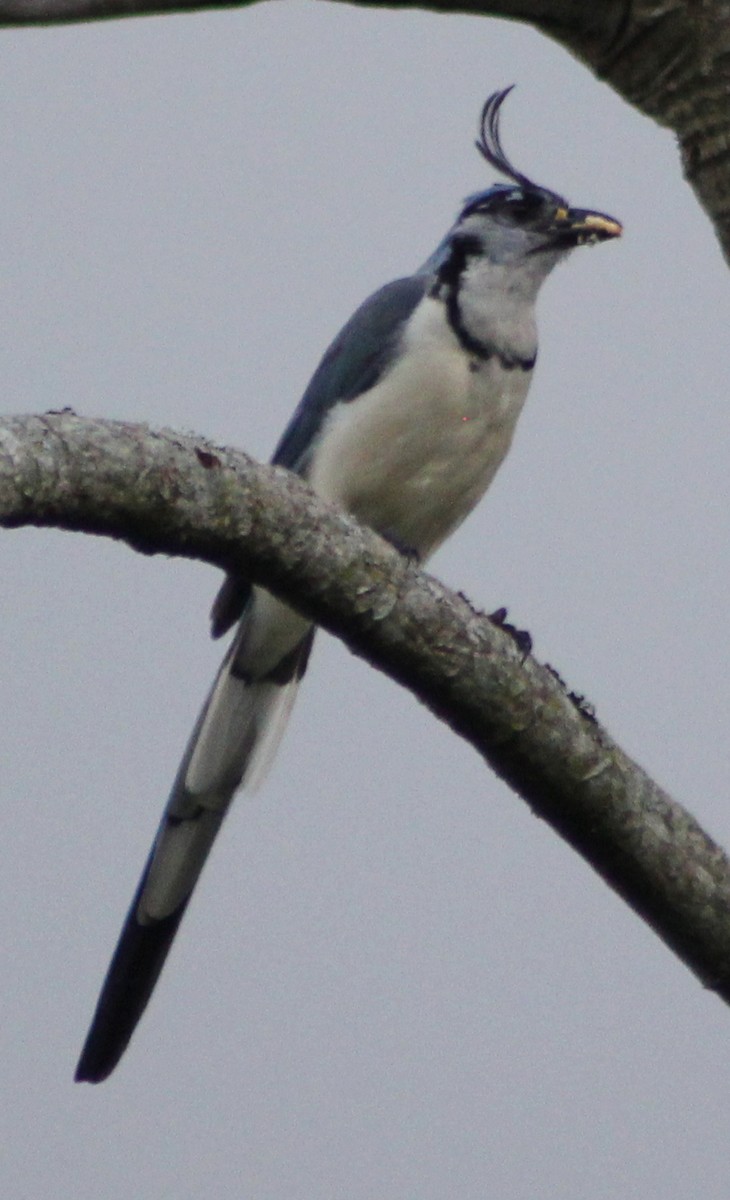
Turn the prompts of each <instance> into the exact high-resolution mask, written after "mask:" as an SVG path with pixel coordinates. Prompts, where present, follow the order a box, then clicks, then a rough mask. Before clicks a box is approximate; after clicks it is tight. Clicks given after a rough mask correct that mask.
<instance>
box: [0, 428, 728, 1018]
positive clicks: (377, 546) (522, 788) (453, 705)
mask: <svg viewBox="0 0 730 1200" xmlns="http://www.w3.org/2000/svg"><path fill="white" fill-rule="evenodd" d="M0 524H1V525H3V526H5V527H6V528H13V527H17V526H23V525H25V526H27V525H37V526H50V527H54V528H59V529H69V530H81V531H83V532H86V533H95V534H103V535H105V536H108V537H113V538H117V539H121V540H123V541H125V542H127V543H128V544H129V545H130V546H132V547H134V548H135V549H137V550H140V551H142V552H143V553H147V554H153V553H164V554H175V555H182V556H185V557H189V558H197V559H201V560H203V561H205V562H209V563H211V564H215V565H217V566H220V567H224V568H226V569H229V570H237V571H240V572H242V573H245V574H246V575H247V576H249V577H250V578H252V579H253V580H255V581H256V582H259V583H262V584H265V585H266V586H267V587H270V588H271V590H272V591H274V592H276V593H277V594H278V595H280V596H282V597H283V598H284V599H287V600H289V601H291V602H293V603H295V604H296V606H297V607H299V608H300V609H301V610H303V611H304V612H306V613H307V614H308V615H309V616H311V617H313V618H314V619H316V620H317V622H318V623H319V624H321V625H323V626H325V627H326V628H327V629H329V630H331V631H332V632H333V633H335V634H337V635H338V636H339V637H341V638H342V639H343V641H345V642H346V643H347V645H348V646H349V647H350V648H351V649H352V650H354V651H355V652H356V653H357V654H360V655H361V656H363V657H365V658H367V659H368V661H370V662H371V663H372V664H373V665H375V666H377V667H378V668H379V669H380V670H382V671H384V672H385V673H386V674H388V675H390V676H391V678H393V679H395V680H397V681H398V682H400V683H402V684H403V685H404V686H406V687H408V688H409V689H410V690H411V691H412V692H413V693H414V694H415V695H416V696H417V697H418V698H419V699H420V700H422V701H423V703H424V704H426V705H427V706H428V707H429V708H430V709H431V711H432V712H434V713H435V714H436V715H437V716H438V717H439V718H440V719H441V720H443V721H445V722H446V723H447V724H448V725H450V726H451V728H452V729H453V730H454V731H455V732H457V733H459V734H460V735H461V736H462V737H464V738H466V739H467V740H468V741H469V742H470V743H471V744H472V745H473V746H474V747H475V748H476V749H477V750H478V751H479V752H480V753H481V754H482V755H483V757H484V758H485V759H486V760H487V762H488V763H489V764H490V765H491V766H492V768H493V769H494V771H495V772H496V773H497V774H498V775H500V776H501V777H502V778H503V779H504V780H506V781H507V783H509V784H510V785H511V786H512V787H513V788H514V790H515V791H516V792H518V794H519V795H520V796H522V798H523V799H524V800H525V801H526V802H527V803H528V804H529V805H530V807H531V808H532V809H533V811H534V812H535V813H536V815H538V816H540V817H542V818H544V819H545V820H546V821H548V822H549V823H550V824H551V825H552V827H553V828H554V829H555V830H556V832H558V833H559V834H560V835H561V836H562V837H563V838H565V839H566V841H568V842H569V843H570V845H572V846H573V847H574V848H575V849H576V850H578V851H579V852H580V853H581V854H582V855H583V856H584V858H585V859H586V860H587V861H588V862H589V863H590V864H591V866H593V868H594V869H595V870H596V871H597V872H598V873H599V874H600V875H601V876H602V877H603V878H604V879H605V880H606V882H607V883H608V884H609V885H610V886H611V887H612V888H614V889H615V891H617V892H618V893H619V894H620V895H621V896H622V897H623V898H624V899H625V900H626V901H627V902H628V903H629V904H630V905H631V906H632V907H633V908H634V909H635V911H636V912H637V913H639V914H640V915H641V916H642V917H643V918H644V919H645V920H646V921H647V922H648V923H649V924H650V925H651V926H652V927H653V928H654V930H655V931H656V932H657V933H658V934H659V936H660V937H661V938H663V940H664V941H665V942H666V943H667V945H669V946H670V947H671V948H672V949H673V950H674V951H675V953H676V954H677V955H678V956H679V957H680V958H681V959H682V960H683V961H684V962H685V963H686V964H687V966H689V967H690V969H691V970H692V971H694V972H695V974H696V975H698V976H699V978H700V979H701V980H702V982H703V983H704V984H705V985H706V986H708V987H710V988H712V989H713V990H715V991H716V992H717V993H718V994H719V995H720V996H722V997H723V999H724V1000H726V1001H730V919H729V918H730V862H729V861H728V859H727V858H726V856H725V855H724V854H723V852H722V851H721V850H720V849H719V847H718V846H716V845H715V844H714V843H713V842H712V840H711V839H710V838H709V837H708V836H707V834H706V833H704V831H703V830H702V829H701V828H700V826H699V825H698V824H697V823H696V821H695V820H694V819H693V818H692V817H691V816H690V814H689V813H687V812H686V811H685V810H684V809H683V808H682V807H681V806H680V805H679V804H677V803H675V802H674V801H673V800H672V799H671V798H670V797H669V796H668V795H666V793H664V792H663V791H662V790H661V789H660V788H659V787H658V786H657V785H656V784H655V783H654V782H653V781H652V780H651V779H649V777H648V776H647V775H646V774H645V773H644V772H643V771H642V770H641V768H640V767H638V766H637V765H636V764H635V763H634V762H632V761H631V759H629V758H628V756H627V755H625V754H624V753H623V751H622V750H621V749H620V748H619V747H618V746H617V745H616V744H615V743H614V742H613V741H612V740H611V738H610V737H609V735H608V734H607V732H606V731H605V730H604V729H603V728H602V727H601V726H600V725H598V723H597V722H596V721H595V719H594V718H593V716H592V715H591V713H590V712H589V711H588V710H587V709H586V708H585V706H584V705H583V704H582V702H581V700H580V698H579V697H576V696H574V695H572V694H569V693H568V692H567V691H566V688H565V686H564V685H563V684H562V682H561V681H560V680H559V678H558V677H557V676H556V674H555V673H554V672H553V671H552V670H551V668H549V667H546V666H543V665H541V664H540V663H538V662H537V661H536V660H535V659H534V658H532V657H531V656H529V655H525V653H524V650H523V649H521V648H520V646H519V644H518V643H517V642H516V641H515V639H514V638H513V637H511V636H510V635H509V633H508V632H506V631H505V630H504V629H502V628H500V627H499V625H498V624H497V625H495V623H494V622H493V621H492V620H490V619H489V618H486V617H485V616H484V615H483V614H480V613H478V612H476V611H475V610H474V609H473V608H472V607H471V606H470V605H469V603H468V601H466V599H465V598H464V597H462V596H457V595H454V594H453V593H451V592H449V591H448V590H447V589H446V588H444V587H443V586H442V585H441V584H440V583H438V582H437V581H436V580H435V579H433V578H432V577H430V576H428V575H425V574H423V573H422V572H420V571H418V570H417V569H416V568H415V567H414V566H413V565H412V564H411V563H409V562H407V561H405V560H404V559H403V558H402V557H401V556H400V555H399V554H398V553H397V552H396V551H395V550H393V548H392V547H391V546H389V545H388V544H387V543H386V542H384V541H383V540H382V539H381V538H379V537H378V536H377V535H376V534H374V533H373V532H372V531H370V530H368V529H365V528H362V527H361V526H359V525H358V524H357V523H356V522H355V521H354V520H352V519H351V518H349V517H348V516H347V515H346V514H343V513H341V512H338V511H337V510H335V509H334V508H332V507H331V506H328V505H326V504H324V503H323V502H321V501H320V500H319V499H318V498H317V497H316V496H314V494H313V493H312V492H311V491H310V490H309V489H308V488H307V486H306V485H305V484H303V483H302V481H301V480H300V479H298V478H296V477H295V476H293V475H291V474H289V473H288V472H286V471H284V470H282V469H279V468H272V467H263V466H260V465H258V464H256V463H254V462H253V461H252V460H251V459H250V458H248V457H247V456H246V455H244V454H242V453H240V452H235V451H232V450H228V449H220V448H217V447H213V446H210V445H209V444H208V443H206V442H204V441H203V440H202V439H195V438H191V437H185V436H182V435H180V434H177V433H172V432H169V431H162V432H159V431H158V432H154V431H151V430H149V429H148V428H146V427H145V426H141V425H130V424H122V423H120V422H110V421H100V420H85V419H82V418H80V417H78V416H76V415H75V414H74V413H72V412H70V411H65V412H61V413H47V414H45V415H44V416H31V417H14V418H7V419H4V420H1V421H0Z"/></svg>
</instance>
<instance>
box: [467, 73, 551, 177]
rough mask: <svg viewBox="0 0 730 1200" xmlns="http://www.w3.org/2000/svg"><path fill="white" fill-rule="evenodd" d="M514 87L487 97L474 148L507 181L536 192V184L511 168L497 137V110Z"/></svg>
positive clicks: (512, 85)
mask: <svg viewBox="0 0 730 1200" xmlns="http://www.w3.org/2000/svg"><path fill="white" fill-rule="evenodd" d="M514 86H515V85H514V84H511V86H510V87H508V88H503V90H502V91H501V92H493V93H492V95H491V96H489V97H487V100H486V101H485V104H484V108H483V109H482V116H481V121H480V123H479V137H478V138H477V140H476V148H477V150H478V151H479V153H480V154H481V156H482V158H485V159H486V160H487V162H488V163H489V165H490V166H492V167H494V168H495V170H497V171H499V172H500V174H502V175H506V176H507V178H508V179H513V180H514V182H515V183H518V184H520V186H521V187H524V188H527V189H529V190H530V191H538V190H539V188H538V185H537V184H535V183H533V181H532V180H531V179H528V178H527V176H526V175H523V174H522V172H521V171H517V170H515V168H514V167H513V166H512V163H511V162H510V161H509V159H508V158H507V155H506V154H505V152H504V150H503V148H502V141H501V138H500V136H499V110H500V108H501V107H502V105H503V104H504V102H505V100H506V99H507V97H508V96H509V94H510V92H511V91H512V89H513V88H514Z"/></svg>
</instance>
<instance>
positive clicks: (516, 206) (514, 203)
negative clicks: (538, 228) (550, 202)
mask: <svg viewBox="0 0 730 1200" xmlns="http://www.w3.org/2000/svg"><path fill="white" fill-rule="evenodd" d="M504 207H505V209H506V211H507V212H508V213H509V215H510V216H511V217H512V218H513V220H516V221H528V220H530V218H531V217H535V216H537V214H538V212H539V211H540V209H541V208H542V201H541V199H540V197H539V196H533V195H531V194H530V193H529V192H514V193H513V194H512V195H511V196H506V197H505V200H504Z"/></svg>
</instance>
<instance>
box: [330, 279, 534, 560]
mask: <svg viewBox="0 0 730 1200" xmlns="http://www.w3.org/2000/svg"><path fill="white" fill-rule="evenodd" d="M401 351H402V353H403V359H402V361H400V362H399V363H398V364H397V365H396V366H395V367H394V368H393V369H392V370H391V371H390V372H389V373H388V374H387V376H386V378H385V379H384V380H383V381H382V382H381V383H379V384H378V385H377V386H376V387H374V388H373V389H372V390H371V391H370V392H368V393H367V394H366V395H365V396H360V397H358V398H357V399H356V400H352V401H349V402H347V403H344V404H339V405H337V406H336V408H334V409H333V410H332V412H331V414H330V415H329V417H328V418H327V421H326V423H325V425H324V427H323V430H322V434H321V438H320V441H319V444H318V446H317V449H316V452H315V454H314V458H313V462H312V467H311V469H310V471H309V476H308V477H309V481H310V483H311V484H312V486H313V487H314V489H315V490H316V491H317V492H319V494H320V495H322V496H324V497H325V498H327V499H329V500H332V501H335V502H336V503H338V504H341V505H342V506H343V507H344V508H347V509H348V510H349V511H350V512H352V513H353V514H354V515H355V516H356V517H357V518H358V520H360V521H362V522H363V523H364V524H367V525H370V526H372V527H373V528H374V529H377V530H378V531H379V532H380V533H382V534H384V535H385V536H389V537H391V538H393V539H394V540H396V541H397V542H398V543H399V544H400V545H402V546H403V547H404V548H406V547H407V548H411V549H414V550H417V551H418V552H419V554H420V555H421V557H422V558H425V557H427V555H428V554H430V553H432V552H433V551H434V550H435V549H436V547H437V546H438V545H439V544H440V543H441V542H442V541H443V540H444V539H445V538H446V537H448V535H449V534H450V533H451V532H452V531H453V530H454V529H455V528H456V527H457V525H459V524H460V523H461V522H462V521H463V520H464V518H465V517H466V516H467V514H468V513H469V512H471V510H472V508H473V507H474V505H475V504H476V503H477V501H478V500H479V499H480V497H481V496H482V495H483V494H484V492H485V491H486V489H487V488H488V487H489V484H490V483H491V481H492V479H493V478H494V475H495V472H496V471H497V468H498V467H499V465H500V463H501V462H502V460H503V458H504V456H505V455H506V453H507V451H508V449H509V446H510V442H511V440H512V434H513V432H514V427H515V424H516V421H517V418H518V416H519V414H520V411H521V409H522V406H523V404H524V401H525V397H526V395H527V389H528V387H529V381H530V373H529V372H525V371H522V370H521V369H520V368H519V367H518V368H514V369H512V370H505V369H504V367H502V366H501V365H500V363H499V361H498V359H497V358H496V357H494V358H491V359H489V360H488V361H487V362H477V361H476V360H472V361H470V360H469V358H468V356H467V355H466V354H465V353H464V351H463V350H462V348H461V346H460V345H459V343H458V342H457V340H456V338H455V337H454V336H453V334H452V333H451V330H450V329H449V328H448V326H446V325H445V323H444V320H443V310H442V308H441V305H440V304H439V303H438V302H437V301H435V300H434V301H426V302H425V303H424V304H422V306H421V309H419V313H418V314H417V317H416V319H414V320H412V321H411V323H410V326H409V328H408V331H407V336H406V338H405V339H404V342H403V344H402V347H401ZM409 351H410V353H409Z"/></svg>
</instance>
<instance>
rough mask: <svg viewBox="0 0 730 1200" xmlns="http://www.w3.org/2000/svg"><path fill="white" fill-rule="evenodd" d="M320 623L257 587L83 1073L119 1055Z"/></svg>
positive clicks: (122, 940) (253, 777)
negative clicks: (312, 622)
mask: <svg viewBox="0 0 730 1200" xmlns="http://www.w3.org/2000/svg"><path fill="white" fill-rule="evenodd" d="M313 636H314V630H313V629H312V627H311V626H310V625H309V624H308V622H307V621H306V620H305V619H304V618H302V617H300V616H299V615H298V614H296V613H294V612H293V611H292V610H291V609H289V608H286V607H285V606H284V605H283V604H281V603H279V601H277V600H274V599H273V597H271V596H270V595H269V594H268V593H267V592H263V591H260V590H258V589H256V590H254V593H253V596H252V598H251V600H250V601H249V604H248V606H247V609H246V612H245V613H244V616H243V618H242V620H241V624H240V626H239V630H238V633H237V634H236V637H235V639H234V641H233V643H232V645H231V647H230V649H229V651H228V653H227V655H226V657H225V659H224V661H223V663H222V665H221V668H220V671H219V672H218V675H217V676H216V679H215V682H214V684H213V687H212V689H211V691H210V694H209V696H208V698H207V700H206V702H205V704H204V706H203V709H202V712H201V713H200V716H199V717H198V720H197V722H196V725H195V728H194V730H193V733H192V736H191V738H190V741H189V742H188V745H187V749H186V751H185V754H184V756H183V760H182V762H181V764H180V769H179V771H178V773H177V777H176V779H175V783H174V784H173V788H172V792H171V794H170V799H169V801H168V803H167V807H166V809H165V812H164V814H163V817H162V821H161V823H160V827H159V830H158V832H157V836H156V838H155V841H154V844H153V846H152V850H151V852H150V856H149V859H148V860H147V865H146V866H145V869H144V871H143V873H142V878H141V880H140V883H139V887H138V888H137V892H136V894H135V897H134V900H133V901H132V906H131V908H130V910H129V913H128V915H127V919H126V921H125V923H124V926H123V928H122V932H121V935H120V937H119V942H118V943H117V948H116V950H115V952H114V957H113V958H112V961H111V965H110V967H109V970H108V972H107V976H106V979H105V981H104V986H103V988H102V991H101V995H100V997H99V1001H98V1004H97V1007H96V1011H95V1013H94V1019H93V1021H92V1024H91V1028H90V1030H89V1033H88V1036H87V1038H86V1042H85V1044H84V1048H83V1050H82V1052H81V1058H80V1059H79V1064H78V1067H77V1068H76V1079H77V1080H88V1082H90V1083H100V1082H101V1080H103V1079H106V1078H107V1076H108V1075H110V1074H111V1072H112V1071H113V1070H114V1068H115V1066H116V1065H117V1063H118V1062H119V1059H120V1058H121V1056H122V1054H123V1053H124V1050H125V1049H126V1046H127V1043H128V1042H129V1039H130V1038H131V1036H132V1034H133V1032H134V1030H135V1027H136V1025H137V1022H138V1021H139V1019H140V1017H141V1016H142V1013H143V1012H144V1010H145V1008H146V1006H147V1002H148V1000H149V998H150V996H151V994H152V991H153V989H154V986H155V984H156V982H157V979H158V977H159V974H160V972H161V970H162V968H163V966H164V963H165V959H166V958H167V954H168V952H169V950H170V947H171V945H172V942H173V939H174V937H175V934H176V932H177V928H178V925H179V924H180V921H181V919H182V916H183V913H184V912H185V909H186V907H187V904H188V901H189V899H190V897H191V895H192V892H193V889H194V888H195V884H196V883H197V881H198V878H199V876H200V872H201V871H202V869H203V865H204V863H205V860H206V858H207V857H208V854H209V852H210V848H211V846H212V845H213V842H214V840H215V837H216V834H217V833H218V830H219V829H220V827H221V824H222V822H223V818H224V816H225V814H226V812H227V810H228V807H229V805H230V803H231V800H232V798H233V795H234V793H235V792H236V791H237V789H238V788H239V787H241V786H243V785H247V786H249V787H253V786H255V785H256V783H258V782H260V780H261V778H262V776H263V774H264V772H265V770H266V768H267V766H268V764H269V763H270V761H271V758H272V757H273V754H274V752H275V750H276V747H277V745H278V743H279V739H280V737H281V735H282V733H283V731H284V727H285V725H286V722H287V719H288V717H289V713H290V711H291V707H292V704H293V702H294V697H295V695H296V689H297V686H298V683H299V680H300V679H301V677H302V675H303V674H304V670H305V668H306V665H307V659H308V657H309V652H310V649H311V645H312V639H313Z"/></svg>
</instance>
